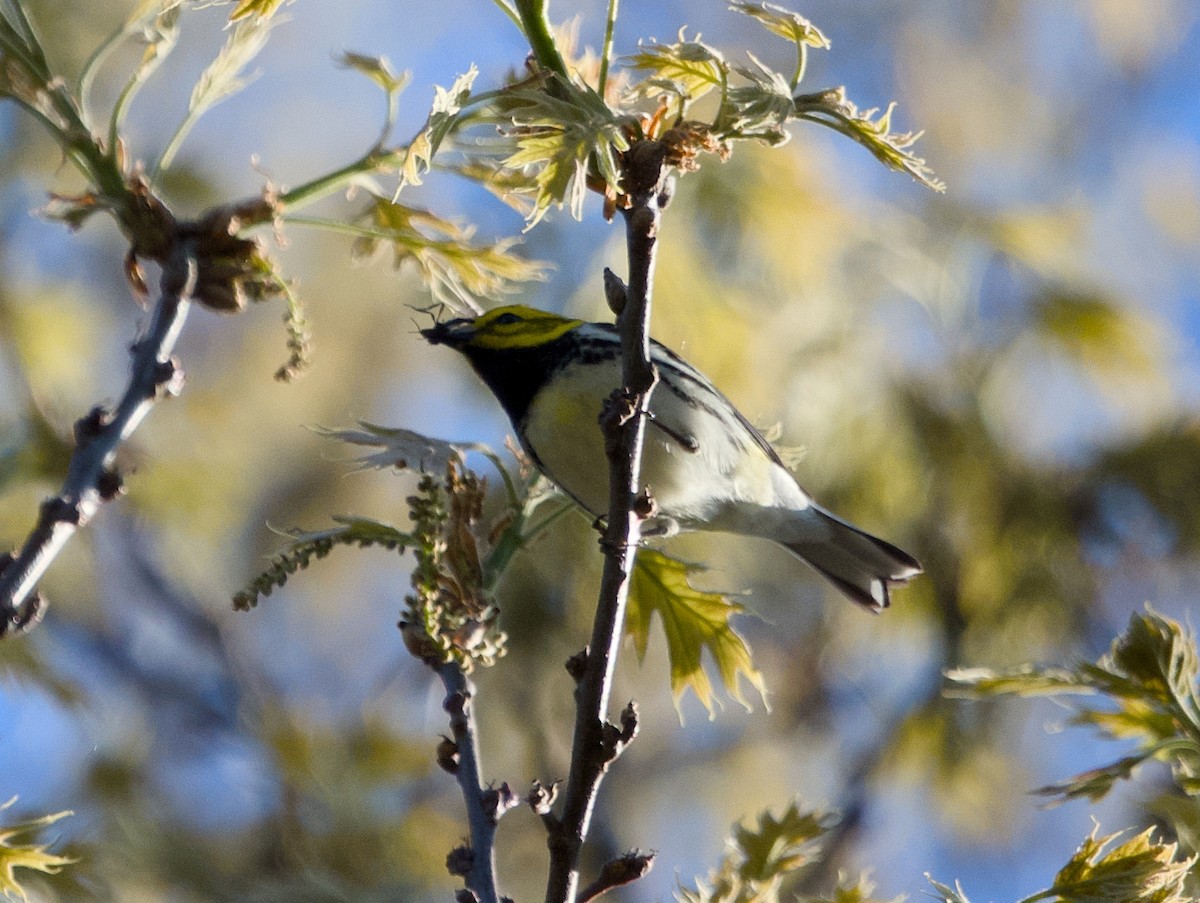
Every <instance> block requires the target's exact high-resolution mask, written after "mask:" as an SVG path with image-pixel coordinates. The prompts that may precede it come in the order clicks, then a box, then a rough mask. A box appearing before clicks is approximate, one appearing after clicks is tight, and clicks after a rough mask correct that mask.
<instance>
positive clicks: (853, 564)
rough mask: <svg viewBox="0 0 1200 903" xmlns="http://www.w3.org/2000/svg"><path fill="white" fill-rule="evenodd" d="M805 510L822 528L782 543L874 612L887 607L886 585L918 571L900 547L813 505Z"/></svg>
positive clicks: (918, 564) (893, 583) (913, 574)
mask: <svg viewBox="0 0 1200 903" xmlns="http://www.w3.org/2000/svg"><path fill="white" fill-rule="evenodd" d="M809 510H810V512H811V511H815V513H816V514H817V515H818V516H819V518H820V520H821V526H822V528H823V529H821V530H817V531H813V532H814V533H815V534H816V535H814V536H812V538H806V539H804V540H800V541H798V542H785V543H783V546H784V547H785V548H787V549H788V550H789V551H791V552H793V553H795V554H796V555H799V556H800V558H802V559H803V560H804V561H806V562H807V563H808V564H810V565H811V566H812V567H813V568H815V569H816V570H817V571H818V572H819V573H820V574H821V576H823V577H824V578H825V579H826V580H828V581H829V582H830V583H832V584H833V585H834V586H836V587H837V588H838V589H839V590H841V591H842V592H843V593H845V594H846V596H848V597H849V598H850V599H852V600H853V601H855V602H857V603H858V604H859V605H862V606H863V607H864V608H866V609H869V610H870V611H876V612H877V611H881V610H883V609H885V608H887V607H888V605H889V604H890V602H889V599H888V588H889V587H890V586H893V585H896V584H901V583H906V582H908V581H909V580H910V579H911V578H913V577H915V576H917V575H918V574H920V573H921V571H922V568H921V564H920V562H918V561H917V559H915V558H913V557H912V556H911V555H909V554H908V553H907V552H905V551H904V550H903V549H899V548H897V547H896V546H894V545H892V544H891V543H890V542H885V541H884V540H882V539H879V538H878V537H876V536H872V535H871V534H869V533H864V532H863V531H862V530H860V529H858V528H857V527H853V526H851V525H850V524H848V523H846V522H845V521H843V520H841V519H839V518H837V517H834V516H833V515H832V514H830V513H829V512H828V511H825V510H823V509H821V508H817V507H816V506H815V505H814V506H813V507H812V508H811V509H809ZM806 513H807V512H806ZM806 532H807V531H806Z"/></svg>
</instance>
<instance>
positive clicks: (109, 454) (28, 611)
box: [0, 238, 198, 636]
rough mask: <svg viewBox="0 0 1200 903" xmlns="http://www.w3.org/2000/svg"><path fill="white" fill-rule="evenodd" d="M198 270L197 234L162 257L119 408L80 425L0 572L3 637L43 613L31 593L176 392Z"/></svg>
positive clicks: (108, 494)
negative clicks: (54, 491)
mask: <svg viewBox="0 0 1200 903" xmlns="http://www.w3.org/2000/svg"><path fill="white" fill-rule="evenodd" d="M197 271H198V266H197V261H196V250H195V247H194V244H193V241H192V239H190V238H181V239H179V240H178V241H177V242H176V244H175V247H174V249H173V250H172V252H171V254H170V255H169V256H168V257H167V259H166V260H165V261H164V262H163V268H162V282H161V286H162V287H161V291H162V294H161V297H160V298H159V301H158V304H157V305H156V306H155V308H154V315H153V319H152V320H151V322H150V328H149V329H148V330H147V331H146V334H145V335H144V336H142V337H141V338H140V339H138V340H137V341H136V342H135V343H134V344H133V347H132V349H131V354H132V357H133V363H132V368H131V373H130V378H129V385H128V386H127V387H126V389H125V394H124V395H123V396H122V397H121V400H120V402H119V403H118V404H117V407H116V409H115V410H114V411H112V412H111V413H109V412H108V411H106V410H105V409H103V408H100V407H97V408H93V409H92V411H91V412H90V413H89V414H88V415H86V416H85V417H83V418H81V419H80V420H79V421H78V422H77V423H76V424H75V443H76V445H75V453H74V454H73V455H72V456H71V463H70V466H69V468H68V470H67V477H66V480H65V481H64V482H63V486H62V489H61V491H60V492H59V493H58V495H55V496H53V497H51V498H48V499H46V501H44V502H43V503H42V507H41V510H40V512H39V514H38V520H37V523H36V524H35V525H34V528H33V530H32V531H31V532H30V534H29V538H28V539H26V540H25V544H24V545H23V546H22V547H21V549H20V551H19V552H17V553H16V554H15V555H12V556H9V558H8V562H7V564H6V565H5V566H4V567H3V569H2V570H0V636H3V635H4V634H5V633H9V632H20V631H21V630H25V629H27V628H28V627H29V626H31V625H32V624H34V623H36V621H37V620H38V619H39V618H40V616H41V613H42V602H41V599H40V597H39V596H37V595H36V594H35V592H34V590H35V588H36V586H37V583H38V581H39V580H41V578H42V576H43V575H44V574H45V572H46V569H47V568H48V567H49V566H50V563H51V562H52V561H53V560H54V559H55V557H56V556H57V555H58V553H59V552H60V551H61V550H62V548H63V546H65V545H66V544H67V541H68V540H69V539H70V538H71V537H72V536H73V535H74V534H75V531H76V530H77V529H78V528H79V527H82V526H83V525H84V524H86V523H87V522H88V521H89V520H90V519H91V518H92V516H93V515H95V513H96V511H97V510H98V509H99V507H100V504H101V502H104V501H107V500H108V499H110V498H112V497H114V496H115V495H116V494H117V493H118V492H119V491H120V477H119V475H118V474H117V473H116V472H115V471H114V470H113V469H112V463H113V459H114V458H115V457H116V453H117V448H118V447H119V446H120V444H121V443H122V442H124V441H125V440H126V439H128V438H129V436H130V435H131V434H132V433H133V431H134V430H135V429H137V427H138V424H140V423H141V421H142V418H143V417H145V416H146V414H148V413H149V411H150V408H152V407H153V406H154V403H155V402H156V401H157V400H158V399H159V398H160V397H162V396H163V395H164V394H176V393H177V392H178V391H179V388H180V386H181V385H182V376H183V374H182V371H181V370H179V368H178V366H177V365H176V364H175V363H174V361H172V359H171V351H172V350H173V349H174V347H175V342H176V340H177V339H178V338H179V333H180V330H182V328H183V323H184V320H185V319H186V318H187V313H188V308H189V307H190V305H191V300H192V293H193V291H194V289H195V286H196V274H197Z"/></svg>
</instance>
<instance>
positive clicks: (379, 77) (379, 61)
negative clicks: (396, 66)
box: [338, 50, 412, 94]
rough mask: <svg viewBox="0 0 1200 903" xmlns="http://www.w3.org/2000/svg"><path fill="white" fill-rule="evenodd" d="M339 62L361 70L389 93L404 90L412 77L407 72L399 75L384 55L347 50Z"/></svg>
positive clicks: (347, 66) (357, 70)
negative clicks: (368, 54) (371, 54)
mask: <svg viewBox="0 0 1200 903" xmlns="http://www.w3.org/2000/svg"><path fill="white" fill-rule="evenodd" d="M338 63H339V64H340V65H342V66H344V67H345V68H347V69H353V70H354V71H355V72H361V73H362V74H363V75H365V76H366V77H367V78H369V79H370V80H371V81H373V82H375V84H377V85H379V87H381V88H383V90H384V91H386V92H387V93H388V94H398V93H399V92H401V91H403V90H404V88H405V87H406V86H407V85H408V82H409V80H410V79H411V77H412V76H411V75H410V74H409V73H407V72H402V73H400V74H399V75H397V74H396V73H395V72H393V71H392V66H391V63H389V62H388V61H387V58H386V57H382V56H367V55H366V54H362V53H354V52H352V51H349V50H347V51H344V52H343V53H342V54H341V55H340V56H339V57H338Z"/></svg>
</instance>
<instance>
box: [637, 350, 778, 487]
mask: <svg viewBox="0 0 1200 903" xmlns="http://www.w3.org/2000/svg"><path fill="white" fill-rule="evenodd" d="M650 359H651V360H652V361H653V362H654V363H656V364H659V365H660V366H659V374H660V376H661V378H662V379H663V380H664V381H665V382H666V384H667V386H668V387H670V388H671V389H672V390H673V391H674V392H675V393H676V394H677V395H679V397H680V398H681V399H684V400H685V401H687V402H688V403H691V404H698V405H701V406H703V407H705V408H707V409H708V410H709V411H710V412H711V413H712V414H713V415H714V416H716V417H718V418H721V419H726V420H727V419H728V415H729V413H730V412H732V414H733V417H734V424H731V426H734V425H736V426H739V427H741V430H742V432H744V433H745V434H746V435H747V436H748V437H749V439H750V441H751V442H752V443H753V444H754V445H755V446H757V447H758V448H759V449H760V450H762V452H763V453H764V454H765V455H766V456H767V457H768V458H769V459H770V460H771V461H773V462H774V463H776V464H778V465H779V466H780V467H782V468H784V470H786V469H787V466H786V465H785V464H784V463H783V460H782V459H781V458H780V457H779V453H778V452H777V451H775V449H774V448H772V447H771V443H770V442H768V441H767V440H766V439H765V438H764V437H763V434H762V433H760V432H759V431H758V429H757V428H756V427H755V426H754V424H752V423H751V422H750V421H749V420H747V419H746V416H745V415H744V414H743V413H742V412H741V411H739V410H738V409H737V408H736V407H735V406H734V405H733V403H732V402H731V401H730V400H729V399H728V398H726V397H725V396H724V395H723V394H722V393H721V390H720V389H718V388H717V387H716V386H714V385H713V384H712V381H711V380H710V379H709V378H708V377H707V376H705V375H704V374H703V373H701V372H700V371H699V370H697V369H696V368H695V367H693V366H692V365H691V364H689V363H688V362H687V361H685V360H684V359H683V358H681V357H680V356H679V355H677V354H676V353H675V352H674V351H672V350H671V349H670V348H667V347H666V346H665V345H662V344H660V343H658V342H657V341H654V340H653V339H652V340H651V348H650ZM675 382H679V383H682V384H683V385H680V386H675V385H674V383H675Z"/></svg>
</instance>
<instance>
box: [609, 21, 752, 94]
mask: <svg viewBox="0 0 1200 903" xmlns="http://www.w3.org/2000/svg"><path fill="white" fill-rule="evenodd" d="M623 62H624V63H625V65H626V66H628V67H630V68H631V69H638V70H641V71H643V72H647V73H649V76H648V78H647V79H646V80H645V81H643V82H639V83H638V84H636V85H634V86H633V87H632V89H631V90H632V91H633V92H634V93H635V94H637V95H639V96H642V97H646V96H649V95H651V94H654V93H662V92H664V91H669V92H670V93H673V94H676V95H678V96H679V97H682V98H685V99H687V100H696V99H698V98H700V97H703V96H704V95H705V94H707V93H708V92H709V91H711V90H713V89H714V88H723V87H724V85H725V80H726V79H727V78H728V76H729V64H728V63H726V62H725V59H724V58H723V57H722V56H721V54H720V52H719V51H717V50H716V49H715V48H713V47H710V46H709V45H707V44H705V43H702V42H701V41H685V40H684V39H683V33H682V32H681V33H680V35H679V41H678V42H677V43H675V44H658V43H643V44H639V45H638V52H637V53H635V54H633V55H632V56H629V57H626V58H625V59H624V60H623Z"/></svg>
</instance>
